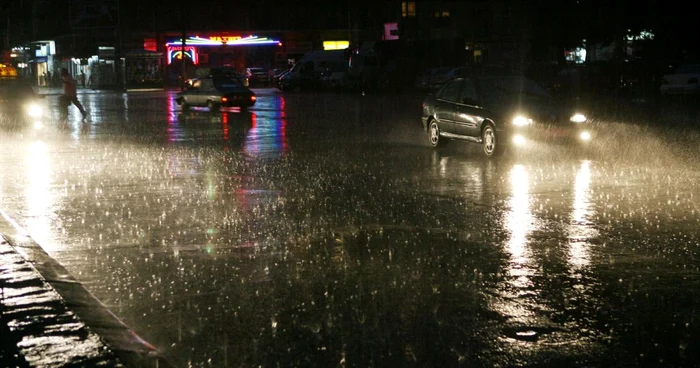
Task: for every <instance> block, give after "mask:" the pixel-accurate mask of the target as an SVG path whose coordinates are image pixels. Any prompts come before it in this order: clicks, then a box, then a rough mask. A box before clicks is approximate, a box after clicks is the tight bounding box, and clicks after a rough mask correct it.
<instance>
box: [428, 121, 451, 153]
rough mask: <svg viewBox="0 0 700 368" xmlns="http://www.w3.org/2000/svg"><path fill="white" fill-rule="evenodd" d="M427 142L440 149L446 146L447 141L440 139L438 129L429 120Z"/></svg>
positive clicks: (433, 122)
mask: <svg viewBox="0 0 700 368" xmlns="http://www.w3.org/2000/svg"><path fill="white" fill-rule="evenodd" d="M428 141H429V142H430V145H431V146H433V147H442V146H444V145H446V144H447V139H445V138H442V137H440V127H439V126H438V123H437V121H435V120H431V121H430V125H428Z"/></svg>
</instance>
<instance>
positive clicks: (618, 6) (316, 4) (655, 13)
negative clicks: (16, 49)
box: [0, 0, 700, 48]
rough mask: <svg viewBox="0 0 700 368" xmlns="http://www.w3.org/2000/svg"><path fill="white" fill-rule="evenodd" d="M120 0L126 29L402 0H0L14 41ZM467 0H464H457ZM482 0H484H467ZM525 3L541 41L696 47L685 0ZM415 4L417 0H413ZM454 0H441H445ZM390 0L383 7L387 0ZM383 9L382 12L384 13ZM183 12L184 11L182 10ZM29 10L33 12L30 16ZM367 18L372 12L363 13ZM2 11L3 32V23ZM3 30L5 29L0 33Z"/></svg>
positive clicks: (341, 20)
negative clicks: (80, 10)
mask: <svg viewBox="0 0 700 368" xmlns="http://www.w3.org/2000/svg"><path fill="white" fill-rule="evenodd" d="M85 1H88V2H92V3H95V2H110V1H111V2H112V3H113V4H116V3H117V2H120V6H121V9H122V16H121V22H122V25H123V26H124V27H126V28H128V29H130V30H148V31H165V30H171V31H174V30H181V29H182V28H183V18H184V21H185V22H186V23H188V24H186V26H187V28H188V29H194V30H201V31H208V30H211V31H217V30H218V31H220V30H278V29H309V28H311V29H313V28H316V29H323V28H331V29H332V28H346V27H348V5H350V7H351V8H352V13H351V14H352V15H351V18H353V19H355V20H358V19H360V18H363V19H364V20H365V21H364V23H365V24H370V25H371V24H374V25H378V24H381V22H383V21H386V20H387V18H391V16H390V15H389V14H390V13H389V12H387V11H386V10H382V8H389V9H394V8H395V12H394V15H393V16H394V17H396V14H398V12H399V10H400V1H399V0H394V1H391V0H374V1H369V0H348V1H343V0H341V1H332V0H331V1H301V0H286V1H283V0H237V1H218V0H216V1H215V0H197V1H192V0H187V1H185V0H67V1H56V0H0V14H10V15H11V17H10V19H11V27H10V31H11V32H10V36H11V37H10V38H11V39H12V41H13V42H20V41H28V40H31V39H32V38H33V37H36V38H47V37H49V38H50V37H52V36H54V35H57V34H60V33H65V32H67V31H68V32H70V30H71V26H70V24H68V25H66V24H65V23H66V21H67V20H70V19H71V17H70V12H71V11H75V9H74V6H73V5H74V4H79V3H81V2H85ZM454 1H459V2H464V1H465V0H454ZM471 1H485V0H471ZM512 1H513V2H514V3H523V4H527V5H526V9H527V10H529V11H530V12H531V14H530V17H529V18H527V19H531V22H532V25H536V27H533V28H534V29H536V30H537V31H540V34H539V35H538V36H537V37H538V38H537V39H536V40H537V41H539V42H569V41H570V40H576V39H580V38H582V37H584V36H585V37H588V38H592V37H596V36H600V37H602V38H604V37H606V36H607V37H611V36H612V35H613V34H614V32H615V31H616V30H618V29H621V28H628V27H629V28H650V29H653V30H654V31H655V33H656V34H657V35H658V36H659V38H660V40H661V41H662V43H663V44H664V45H666V46H674V47H681V46H682V47H686V48H700V47H699V42H698V38H699V35H700V22H698V21H697V20H696V18H697V15H696V13H695V12H694V11H691V9H690V8H689V5H688V3H677V2H672V1H671V2H669V1H662V0H645V1H644V0H643V1H640V0H616V1H615V2H614V3H611V2H609V1H607V0H560V1H553V0H512ZM416 2H417V4H418V6H419V7H420V3H421V0H417V1H416ZM449 2H451V0H443V3H449ZM387 4H388V5H389V6H388V7H387V6H385V5H387ZM383 11H384V13H383ZM183 16H184V17H183ZM32 18H34V19H32ZM366 18H369V19H366ZM4 21H5V20H4V19H0V25H2V26H3V27H0V32H2V33H6V32H3V31H5V29H6V25H5V23H4ZM2 36H3V37H4V35H2Z"/></svg>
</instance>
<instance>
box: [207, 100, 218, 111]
mask: <svg viewBox="0 0 700 368" xmlns="http://www.w3.org/2000/svg"><path fill="white" fill-rule="evenodd" d="M207 107H208V108H209V111H211V112H217V111H219V104H218V103H216V102H214V101H212V100H209V101H207Z"/></svg>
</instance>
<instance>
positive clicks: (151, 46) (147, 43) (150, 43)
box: [143, 38, 158, 51]
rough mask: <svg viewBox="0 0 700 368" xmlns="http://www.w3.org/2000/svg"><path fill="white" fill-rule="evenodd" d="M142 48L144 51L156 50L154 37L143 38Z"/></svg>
mask: <svg viewBox="0 0 700 368" xmlns="http://www.w3.org/2000/svg"><path fill="white" fill-rule="evenodd" d="M143 49H144V50H146V51H158V45H157V43H156V39H155V38H144V39H143Z"/></svg>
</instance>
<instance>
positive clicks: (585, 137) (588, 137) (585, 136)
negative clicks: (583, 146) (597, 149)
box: [579, 132, 591, 141]
mask: <svg viewBox="0 0 700 368" xmlns="http://www.w3.org/2000/svg"><path fill="white" fill-rule="evenodd" d="M579 137H580V138H581V140H582V141H590V140H591V133H589V132H581V134H580V135H579Z"/></svg>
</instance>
